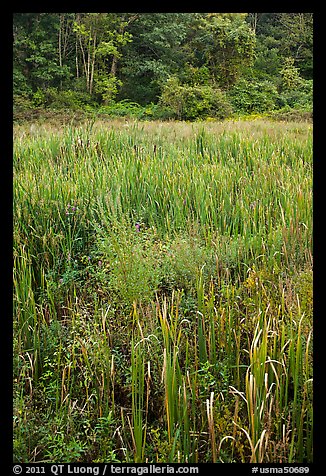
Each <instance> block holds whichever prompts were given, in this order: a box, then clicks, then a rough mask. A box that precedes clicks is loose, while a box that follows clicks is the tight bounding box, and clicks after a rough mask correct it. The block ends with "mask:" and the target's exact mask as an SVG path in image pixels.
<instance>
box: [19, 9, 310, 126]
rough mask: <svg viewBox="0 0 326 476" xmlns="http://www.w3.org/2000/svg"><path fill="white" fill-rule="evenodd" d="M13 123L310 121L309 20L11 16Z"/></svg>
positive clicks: (279, 16) (286, 16)
mask: <svg viewBox="0 0 326 476" xmlns="http://www.w3.org/2000/svg"><path fill="white" fill-rule="evenodd" d="M13 42H14V45H13V59H14V64H13V92H14V114H18V115H19V114H21V113H22V111H23V112H25V113H27V112H28V111H35V110H44V109H52V110H60V111H61V110H63V109H66V110H72V109H73V110H76V111H77V110H82V111H86V112H87V111H90V112H92V111H97V112H100V113H105V114H110V115H116V116H117V115H118V116H119V115H120V116H123V115H135V116H137V117H138V118H149V119H151V118H154V119H168V118H172V119H182V120H194V119H197V118H209V117H214V118H218V119H223V118H226V117H229V116H231V115H232V114H236V115H245V114H265V113H271V112H273V111H278V112H279V111H283V112H291V111H292V112H293V111H296V112H301V113H304V114H306V115H307V114H311V112H312V76H313V55H312V44H313V14H312V13H15V14H14V20H13Z"/></svg>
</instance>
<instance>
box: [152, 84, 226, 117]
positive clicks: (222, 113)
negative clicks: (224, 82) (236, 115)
mask: <svg viewBox="0 0 326 476" xmlns="http://www.w3.org/2000/svg"><path fill="white" fill-rule="evenodd" d="M160 101H161V104H162V105H163V106H165V107H167V108H169V109H170V111H171V114H172V115H173V117H175V118H177V119H186V120H193V119H197V118H205V117H207V116H211V117H216V118H218V119H224V118H225V117H228V116H229V115H230V114H231V105H230V103H229V102H228V100H227V98H226V96H225V94H224V93H223V92H222V91H221V90H219V89H217V88H214V87H212V86H209V85H205V86H188V85H181V84H180V83H179V81H178V79H177V78H175V77H172V78H169V79H168V80H167V82H166V84H165V86H164V88H163V92H162V96H161V99H160Z"/></svg>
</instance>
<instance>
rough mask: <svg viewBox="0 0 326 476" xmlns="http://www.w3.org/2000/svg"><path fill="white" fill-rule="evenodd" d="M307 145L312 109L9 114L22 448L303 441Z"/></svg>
mask: <svg viewBox="0 0 326 476" xmlns="http://www.w3.org/2000/svg"><path fill="white" fill-rule="evenodd" d="M311 155H312V128H311V126H310V125H309V124H294V123H286V124H285V123H276V122H267V121H255V122H252V123H248V122H234V123H233V122H232V123H231V122H225V123H214V122H207V123H204V124H199V123H198V124H197V123H193V124H188V123H184V122H175V123H160V122H143V123H140V122H137V121H134V122H133V121H131V122H130V123H129V124H125V123H124V122H123V121H120V122H119V121H111V122H100V121H95V122H94V121H91V122H89V123H86V124H83V125H80V126H78V127H73V126H72V125H69V126H66V127H64V128H62V129H59V128H58V129H56V128H55V127H54V126H53V125H51V126H49V125H47V124H44V125H40V127H38V128H37V129H31V128H24V127H23V126H17V127H15V131H14V277H13V284H14V331H15V333H14V390H15V420H14V421H15V428H14V433H15V440H14V445H15V458H16V460H17V461H21V462H42V461H47V462H49V461H58V460H59V459H60V460H61V461H69V459H71V458H75V460H76V461H79V462H80V461H87V462H94V461H97V462H105V461H108V460H112V461H116V462H117V461H120V462H137V463H143V462H185V463H192V462H193V463H197V462H211V461H213V462H218V461H223V462H231V461H232V462H235V461H239V462H240V461H241V462H257V463H258V462H268V463H274V462H280V461H282V462H285V461H288V462H289V463H291V462H296V463H300V462H307V461H308V462H310V461H312V459H313V438H312V433H313V432H312V429H313V411H312V400H313V395H312V382H313V373H312V355H313V349H312V343H313V334H312V304H313V303H312V163H311ZM26 435H29V436H28V437H27V436H26ZM49 435H51V438H50V436H49ZM58 458H59V459H58Z"/></svg>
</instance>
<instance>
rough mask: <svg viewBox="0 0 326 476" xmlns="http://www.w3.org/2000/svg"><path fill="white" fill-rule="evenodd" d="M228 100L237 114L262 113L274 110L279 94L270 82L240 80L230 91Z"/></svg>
mask: <svg viewBox="0 0 326 476" xmlns="http://www.w3.org/2000/svg"><path fill="white" fill-rule="evenodd" d="M229 99H230V102H231V103H232V105H233V107H234V108H235V109H236V110H237V111H239V112H242V113H253V112H256V113H262V112H269V111H273V110H274V109H276V107H277V101H278V99H279V94H278V91H277V88H276V86H275V85H274V84H273V83H272V82H271V81H268V80H262V81H257V80H255V79H254V78H251V79H244V78H242V79H241V80H239V81H238V82H237V83H236V84H235V85H234V86H233V88H232V89H231V90H230V92H229Z"/></svg>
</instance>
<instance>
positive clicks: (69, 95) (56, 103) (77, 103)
mask: <svg viewBox="0 0 326 476" xmlns="http://www.w3.org/2000/svg"><path fill="white" fill-rule="evenodd" d="M33 101H34V105H35V106H36V107H46V108H47V107H48V108H52V109H71V110H75V111H76V110H81V109H86V108H87V107H89V106H91V105H93V103H92V99H91V96H90V95H89V94H88V93H85V92H80V91H72V90H65V91H59V90H57V89H56V88H47V89H45V90H40V89H38V90H37V91H36V92H35V93H34V95H33Z"/></svg>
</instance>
